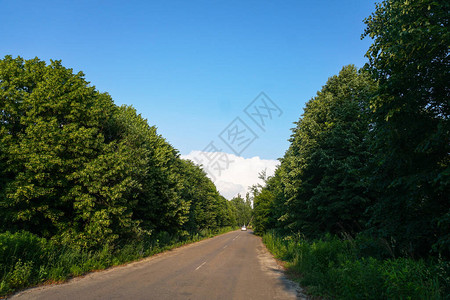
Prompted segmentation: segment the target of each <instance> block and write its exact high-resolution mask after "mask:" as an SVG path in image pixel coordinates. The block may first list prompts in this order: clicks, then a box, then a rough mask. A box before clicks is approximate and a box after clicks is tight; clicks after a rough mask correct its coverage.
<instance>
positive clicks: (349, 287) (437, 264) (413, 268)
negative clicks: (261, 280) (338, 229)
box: [263, 232, 450, 299]
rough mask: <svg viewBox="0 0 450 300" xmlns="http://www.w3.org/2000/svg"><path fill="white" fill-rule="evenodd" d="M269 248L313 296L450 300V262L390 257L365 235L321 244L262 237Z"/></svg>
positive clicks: (327, 240)
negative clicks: (285, 263)
mask: <svg viewBox="0 0 450 300" xmlns="http://www.w3.org/2000/svg"><path fill="white" fill-rule="evenodd" d="M263 242H264V243H265V244H266V246H267V248H268V249H269V250H270V251H271V252H272V253H273V254H274V255H275V256H276V257H277V258H279V259H281V260H283V261H285V262H287V268H288V270H290V271H291V273H295V274H297V276H296V277H297V278H298V279H297V280H298V281H299V282H300V284H301V285H302V286H303V287H305V288H306V290H307V292H308V293H309V294H310V295H313V296H321V297H323V298H325V299H450V296H449V294H450V263H449V262H448V261H444V260H439V259H431V258H430V259H429V260H428V261H425V260H413V259H411V258H396V259H394V258H392V257H389V251H388V249H386V248H385V247H384V246H383V244H382V243H378V242H377V241H375V240H373V239H372V240H371V239H370V238H367V237H358V238H356V239H354V240H342V239H339V238H337V237H333V236H326V237H325V238H323V239H321V240H315V241H306V240H304V239H301V238H292V237H281V236H278V235H276V234H275V233H273V232H269V233H266V234H265V235H264V236H263Z"/></svg>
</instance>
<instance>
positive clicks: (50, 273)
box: [0, 227, 237, 298]
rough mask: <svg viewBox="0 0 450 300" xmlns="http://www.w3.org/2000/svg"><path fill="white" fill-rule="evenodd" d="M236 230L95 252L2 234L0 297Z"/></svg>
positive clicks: (164, 237) (166, 236) (28, 235)
mask: <svg viewBox="0 0 450 300" xmlns="http://www.w3.org/2000/svg"><path fill="white" fill-rule="evenodd" d="M236 229H237V228H234V227H224V228H221V229H219V230H215V231H211V230H202V231H200V232H198V233H196V234H191V235H189V234H185V235H183V236H179V235H171V234H169V233H167V232H161V233H159V234H157V235H156V236H152V237H151V238H147V239H144V240H140V241H136V242H133V243H130V244H125V245H122V246H116V247H112V246H110V245H104V246H103V248H101V249H98V250H95V251H93V250H90V251H89V250H86V249H73V248H69V247H61V246H59V245H56V244H54V243H52V242H51V241H48V240H46V239H43V238H39V237H37V236H36V235H34V234H32V233H29V232H25V231H22V232H16V233H10V232H5V233H0V297H1V298H2V297H5V296H7V295H9V294H11V293H13V292H15V291H17V290H20V289H23V288H27V287H31V286H34V285H38V284H47V283H54V282H62V281H65V280H67V279H69V278H71V277H75V276H80V275H83V274H86V273H88V272H91V271H96V270H104V269H106V268H108V267H112V266H118V265H122V264H124V263H128V262H132V261H136V260H139V259H142V258H145V257H148V256H152V255H154V254H157V253H161V252H164V251H167V250H170V249H174V248H177V247H180V246H183V245H186V244H190V243H194V242H198V241H201V240H203V239H207V238H210V237H213V236H216V235H219V234H223V233H226V232H229V231H232V230H236Z"/></svg>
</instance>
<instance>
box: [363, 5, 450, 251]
mask: <svg viewBox="0 0 450 300" xmlns="http://www.w3.org/2000/svg"><path fill="white" fill-rule="evenodd" d="M449 9H450V4H449V2H448V1H432V0H411V1H403V0H401V1H400V0H391V1H383V2H382V3H381V4H378V5H377V8H376V11H375V12H374V13H373V14H372V15H371V16H370V17H369V18H367V19H366V20H365V23H366V25H367V28H366V30H365V32H364V35H363V36H364V37H367V36H368V37H370V38H372V39H373V43H372V45H371V47H370V48H369V51H368V52H367V54H366V56H367V57H368V59H369V63H368V66H367V69H368V70H369V71H370V72H371V74H372V75H373V77H374V78H375V79H376V80H378V81H379V92H378V97H377V98H375V99H374V101H372V109H373V111H374V127H373V132H372V133H373V135H372V136H373V141H374V144H373V149H374V150H373V151H374V153H376V159H375V160H374V164H373V166H374V169H373V177H372V183H373V185H374V186H376V188H377V190H378V192H379V196H378V198H379V201H378V202H377V204H376V205H375V206H374V208H373V210H372V214H373V217H372V219H371V225H372V226H373V227H374V228H376V229H378V232H379V234H380V235H381V236H384V237H386V238H388V239H391V240H396V241H397V245H398V247H399V248H401V250H402V251H404V252H407V253H410V254H422V255H423V254H426V253H428V251H429V249H430V246H431V245H432V244H434V247H435V249H437V250H439V251H441V252H446V253H447V255H450V251H449V249H450V201H449V195H450V179H449V178H450V169H449V168H450V167H449V163H450V156H449V153H450V140H449V136H450V118H449V117H450V100H449V82H450V76H449V52H448V51H449V50H448V49H449V45H450V34H449V30H448V29H449V13H448V12H449Z"/></svg>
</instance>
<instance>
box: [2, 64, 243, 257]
mask: <svg viewBox="0 0 450 300" xmlns="http://www.w3.org/2000/svg"><path fill="white" fill-rule="evenodd" d="M233 203H235V202H233V201H232V202H229V201H227V200H226V199H225V198H224V197H222V196H221V195H220V194H219V193H218V191H217V189H216V187H215V186H214V184H213V182H212V181H211V180H210V179H209V178H208V177H207V176H206V173H205V172H204V171H203V170H202V169H201V168H200V167H199V166H196V165H194V164H193V163H192V162H191V161H188V160H183V159H181V158H180V156H179V153H178V151H177V150H176V149H175V148H174V147H173V146H172V145H170V144H169V143H168V142H167V141H166V140H165V139H164V138H163V137H162V136H161V135H160V134H158V133H157V128H156V127H155V126H150V125H149V124H148V122H147V120H145V119H144V118H143V117H142V116H141V115H140V114H138V113H137V112H136V110H135V109H134V108H132V107H130V106H125V105H124V106H120V107H119V106H117V105H115V104H114V102H113V100H112V98H111V97H110V96H109V95H108V94H107V93H101V92H99V91H97V90H96V88H95V87H94V86H91V85H90V83H89V82H87V81H86V80H85V78H84V74H83V73H82V72H79V73H74V72H73V70H72V69H69V68H66V67H64V66H63V65H62V64H61V61H51V62H50V63H49V64H47V63H46V62H44V61H41V60H39V59H38V58H35V59H29V60H25V59H23V58H21V57H17V58H13V57H11V56H6V57H5V58H4V59H2V60H0V219H1V222H0V231H1V232H5V231H10V232H18V231H27V232H31V233H33V234H36V235H37V236H39V237H43V238H46V239H51V240H52V241H53V242H54V243H56V244H61V245H66V246H70V247H78V248H85V249H91V248H98V247H100V246H102V245H104V244H117V243H121V242H126V241H128V240H133V239H136V238H139V237H145V236H152V235H154V234H156V233H160V232H167V233H169V234H176V235H179V236H184V235H188V234H191V233H196V232H199V231H200V230H203V229H209V230H216V229H218V228H221V227H224V226H237V225H241V224H240V223H239V224H238V221H239V222H241V220H238V219H239V218H240V215H241V208H240V206H239V205H238V204H239V203H237V202H236V205H234V204H233Z"/></svg>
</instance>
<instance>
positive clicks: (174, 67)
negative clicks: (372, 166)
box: [0, 0, 374, 159]
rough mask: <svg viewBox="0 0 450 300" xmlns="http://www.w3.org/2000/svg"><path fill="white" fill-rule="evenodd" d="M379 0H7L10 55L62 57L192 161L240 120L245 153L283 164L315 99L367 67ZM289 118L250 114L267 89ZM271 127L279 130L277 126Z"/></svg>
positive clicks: (4, 23) (4, 49)
mask: <svg viewBox="0 0 450 300" xmlns="http://www.w3.org/2000/svg"><path fill="white" fill-rule="evenodd" d="M373 10H374V1H372V0H371V1H364V0H354V1H345V0H342V1H320V0H319V1H300V0H299V1H242V0H241V1H92V0H91V1H42V0H40V1H21V0H5V1H2V10H1V11H0V19H1V26H0V36H1V43H0V56H1V57H3V56H4V55H7V54H10V55H13V56H18V55H20V56H22V57H24V58H32V57H35V56H37V57H39V58H40V59H43V60H47V61H48V60H49V59H61V60H62V63H63V65H64V66H66V67H70V68H73V69H74V71H80V70H81V71H83V72H84V73H85V74H86V78H87V80H88V81H90V82H91V83H92V84H93V85H95V86H96V87H97V89H98V90H100V91H102V92H108V93H109V94H111V96H112V97H113V99H114V101H115V103H116V104H118V105H121V104H128V105H132V106H134V107H135V108H136V109H137V110H138V112H139V113H141V114H142V115H143V116H144V117H145V118H147V119H148V122H149V123H150V124H151V125H156V126H157V127H158V131H159V133H161V134H162V135H163V136H164V137H165V138H166V139H167V140H168V141H169V142H170V143H171V144H172V145H173V146H174V147H175V148H177V149H179V150H180V152H181V153H182V154H188V153H190V152H191V151H193V150H202V149H204V148H205V147H206V146H207V145H208V143H210V142H211V141H215V142H216V143H217V146H218V147H220V148H221V149H222V151H223V152H229V153H232V152H231V150H230V149H228V148H227V146H226V145H225V144H223V143H221V141H220V139H219V138H218V135H219V134H220V133H221V132H222V131H223V130H224V128H226V127H227V125H228V124H229V123H230V122H232V121H233V120H234V119H235V118H236V117H240V118H241V119H242V120H243V121H244V122H245V123H246V124H247V125H248V126H249V127H251V129H252V130H254V132H255V133H256V134H257V135H258V138H257V139H256V140H255V141H254V142H253V143H252V144H251V145H249V146H248V147H247V148H246V149H245V151H243V152H242V153H241V156H243V157H245V158H250V157H253V156H259V157H261V158H264V159H276V158H279V157H282V156H283V154H284V152H285V151H286V149H287V147H288V145H289V143H288V141H287V139H288V138H289V136H290V133H291V132H290V128H292V127H293V124H292V123H293V122H294V121H297V120H298V118H299V117H300V115H301V113H302V109H303V107H304V104H305V102H306V101H308V100H309V99H310V98H311V97H313V96H314V95H315V93H316V92H317V91H318V90H320V89H321V87H322V86H323V85H324V84H325V82H326V80H327V78H328V77H330V76H332V75H334V74H336V73H337V72H339V70H340V69H341V68H342V66H344V65H347V64H350V63H353V64H355V65H356V66H358V67H362V66H363V65H364V63H365V62H366V59H365V58H364V54H365V52H366V51H367V49H368V47H369V45H370V43H371V41H370V40H368V39H365V40H362V41H361V39H360V36H361V34H362V33H363V31H364V24H363V22H362V21H363V19H364V18H366V17H368V16H369V15H370V14H371V12H372V11H373ZM262 91H263V92H265V93H266V94H267V95H268V96H269V97H270V98H271V99H272V100H273V102H274V103H276V104H277V105H278V107H279V108H280V109H281V110H282V111H283V114H282V115H281V116H280V117H274V118H273V119H272V120H268V122H267V127H266V131H265V132H263V131H262V130H261V129H260V128H258V127H257V126H256V125H255V124H254V123H252V121H251V120H250V119H249V118H248V116H246V115H245V113H244V112H243V110H244V108H245V107H246V106H247V105H248V104H249V103H250V102H251V101H252V100H253V99H254V98H255V97H256V96H258V94H259V93H260V92H262ZM269 121H270V122H269Z"/></svg>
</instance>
